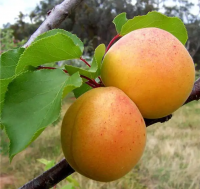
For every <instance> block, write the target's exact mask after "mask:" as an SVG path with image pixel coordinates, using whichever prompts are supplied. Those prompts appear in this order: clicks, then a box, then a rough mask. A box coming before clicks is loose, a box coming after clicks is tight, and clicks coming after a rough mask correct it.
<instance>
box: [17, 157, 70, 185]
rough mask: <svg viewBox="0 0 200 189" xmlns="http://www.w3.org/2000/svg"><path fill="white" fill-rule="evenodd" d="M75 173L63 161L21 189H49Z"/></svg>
mask: <svg viewBox="0 0 200 189" xmlns="http://www.w3.org/2000/svg"><path fill="white" fill-rule="evenodd" d="M73 172H74V170H73V169H72V168H71V167H70V165H69V164H68V163H67V162H66V160H65V159H62V160H61V161H60V162H59V163H58V164H56V165H55V166H54V167H52V168H51V169H49V170H47V171H45V172H44V173H42V174H41V175H40V176H38V177H36V178H35V179H33V180H32V181H30V182H28V183H27V184H25V185H24V186H22V187H21V188H20V189H48V188H51V187H53V186H55V185H56V184H57V183H59V182H60V181H61V180H63V179H65V178H66V177H67V176H69V175H71V174H72V173H73Z"/></svg>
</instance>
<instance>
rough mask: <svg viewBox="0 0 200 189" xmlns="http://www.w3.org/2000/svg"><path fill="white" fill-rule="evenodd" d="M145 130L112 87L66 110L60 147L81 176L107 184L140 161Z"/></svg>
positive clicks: (133, 109) (134, 110)
mask: <svg viewBox="0 0 200 189" xmlns="http://www.w3.org/2000/svg"><path fill="white" fill-rule="evenodd" d="M145 143H146V126H145V123H144V120H143V118H142V115H141V113H140V112H139V110H138V108H137V107H136V105H135V104H134V103H133V102H132V101H131V100H130V99H129V98H128V96H127V95H126V94H125V93H124V92H122V91H121V90H119V89H117V88H115V87H102V88H96V89H92V90H90V91H88V92H86V93H84V94H83V95H82V96H80V97H79V98H78V99H77V100H76V101H75V102H74V103H73V104H72V105H71V106H70V107H69V109H68V110H67V112H66V114H65V116H64V119H63V123H62V127H61V144H62V149H63V152H64V155H65V158H66V160H67V162H68V163H69V164H70V166H71V167H72V168H73V169H74V170H76V171H77V172H79V173H80V174H82V175H84V176H86V177H88V178H91V179H93V180H97V181H102V182H109V181H113V180H116V179H118V178H120V177H122V176H124V175H125V174H126V173H128V172H129V171H130V170H131V169H132V168H133V167H134V166H135V165H136V164H137V162H138V161H139V159H140V158H141V156H142V154H143V151H144V148H145Z"/></svg>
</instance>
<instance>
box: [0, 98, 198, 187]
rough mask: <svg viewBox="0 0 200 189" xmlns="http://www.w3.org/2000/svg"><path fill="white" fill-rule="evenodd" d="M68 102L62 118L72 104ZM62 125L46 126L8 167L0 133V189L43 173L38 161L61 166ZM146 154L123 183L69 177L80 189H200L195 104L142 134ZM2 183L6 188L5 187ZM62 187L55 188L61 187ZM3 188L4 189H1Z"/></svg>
mask: <svg viewBox="0 0 200 189" xmlns="http://www.w3.org/2000/svg"><path fill="white" fill-rule="evenodd" d="M73 100H74V99H73V98H72V96H70V97H68V98H67V100H66V101H65V103H64V105H63V111H62V116H63V114H64V113H65V111H66V109H67V108H68V107H69V106H70V104H71V103H72V102H73ZM60 126H61V119H60V121H58V122H57V123H55V125H52V126H49V127H48V128H47V129H46V130H45V131H44V132H43V133H42V135H41V136H40V137H39V138H38V139H37V140H36V141H35V142H33V143H32V144H31V145H30V146H29V147H28V148H27V149H26V150H24V151H23V152H21V153H20V154H18V155H17V156H16V157H15V158H14V159H13V161H12V163H11V164H10V163H9V159H8V151H7V150H8V145H9V140H8V139H7V137H6V135H5V133H4V132H2V131H0V132H1V133H0V134H1V143H0V150H1V151H0V161H1V168H0V169H1V171H0V172H1V175H0V179H1V180H0V189H16V188H19V187H20V186H22V185H23V184H25V183H26V182H28V181H30V180H31V179H33V178H34V177H36V176H38V175H39V174H41V173H42V172H43V171H44V165H43V164H41V163H40V162H38V161H37V159H40V158H44V159H47V160H55V161H56V162H58V161H60V160H61V159H62V158H63V154H62V151H61V146H60V136H59V135H60ZM147 132H148V135H147V145H146V149H145V153H144V155H143V157H142V159H141V160H140V162H139V163H138V164H137V166H136V167H135V168H134V169H133V170H132V171H131V172H129V173H128V174H127V175H126V176H124V177H123V178H121V179H119V180H117V181H114V182H110V183H101V182H96V181H92V180H90V179H87V178H85V177H83V176H81V175H80V174H78V173H74V174H72V177H73V178H75V179H76V180H77V181H78V182H79V184H80V186H81V187H80V188H81V189H200V171H199V170H200V103H199V102H192V103H190V104H187V105H185V106H183V107H181V108H180V109H179V110H177V111H176V112H175V113H174V115H173V117H172V119H171V120H169V121H168V122H166V123H164V124H161V123H158V124H154V125H152V126H150V127H148V128H147ZM5 183H7V184H5ZM66 183H67V181H62V182H61V183H60V184H59V185H57V188H58V189H59V188H61V186H64V185H66ZM3 185H4V186H3Z"/></svg>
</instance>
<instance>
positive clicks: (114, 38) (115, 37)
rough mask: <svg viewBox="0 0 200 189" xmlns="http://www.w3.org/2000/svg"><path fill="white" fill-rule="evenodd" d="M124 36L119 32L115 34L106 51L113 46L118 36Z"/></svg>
mask: <svg viewBox="0 0 200 189" xmlns="http://www.w3.org/2000/svg"><path fill="white" fill-rule="evenodd" d="M121 37H122V36H121V35H119V34H117V35H116V36H114V37H113V38H112V40H111V41H110V43H109V44H108V46H107V48H106V52H107V51H108V50H109V49H110V47H111V46H112V44H113V43H114V41H115V40H117V39H118V38H121Z"/></svg>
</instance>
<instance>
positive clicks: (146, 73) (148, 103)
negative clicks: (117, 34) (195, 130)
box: [101, 28, 195, 119]
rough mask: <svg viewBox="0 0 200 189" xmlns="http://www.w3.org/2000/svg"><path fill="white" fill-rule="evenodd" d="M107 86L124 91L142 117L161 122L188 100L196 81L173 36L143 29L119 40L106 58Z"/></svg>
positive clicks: (191, 65) (189, 60)
mask: <svg viewBox="0 0 200 189" xmlns="http://www.w3.org/2000/svg"><path fill="white" fill-rule="evenodd" d="M101 77H102V81H103V83H104V85H105V86H114V87H117V88H119V89H121V90H122V91H124V92H125V93H126V94H127V95H128V96H129V97H130V98H131V99H132V100H133V102H134V103H135V104H136V105H137V107H138V108H139V110H140V112H141V113H142V115H143V117H145V118H150V119H152V118H160V117H164V116H166V115H169V114H171V113H172V112H174V111H175V110H177V109H178V108H179V107H180V106H181V105H182V104H183V103H184V102H185V101H186V99H187V98H188V96H189V95H190V92H191V90H192V88H193V84H194V79H195V69H194V63H193V60H192V58H191V56H190V55H189V53H188V51H187V50H186V48H185V47H184V45H183V44H182V43H181V42H180V41H179V40H178V39H177V38H176V37H175V36H173V35H172V34H171V33H169V32H167V31H164V30H162V29H158V28H143V29H138V30H135V31H132V32H130V33H129V34H127V35H125V36H124V37H122V38H121V39H120V40H118V41H117V42H116V43H115V44H114V45H113V46H112V47H111V48H110V49H109V50H108V52H107V54H106V55H105V57H104V60H103V64H102V68H101Z"/></svg>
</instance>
